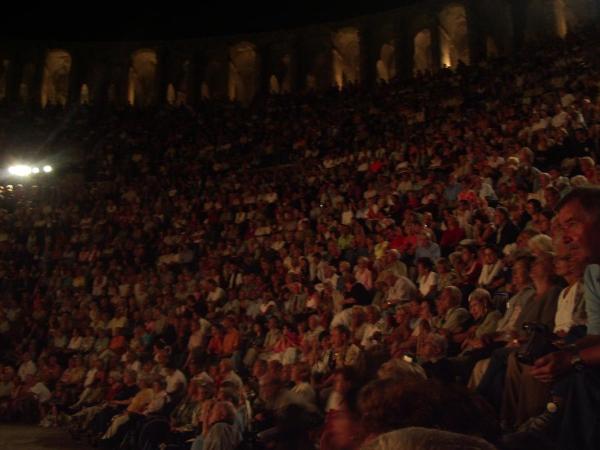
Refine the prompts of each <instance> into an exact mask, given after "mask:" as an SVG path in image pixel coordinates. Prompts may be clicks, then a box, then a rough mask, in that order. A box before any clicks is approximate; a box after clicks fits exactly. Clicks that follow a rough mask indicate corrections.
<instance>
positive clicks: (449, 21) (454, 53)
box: [438, 3, 469, 68]
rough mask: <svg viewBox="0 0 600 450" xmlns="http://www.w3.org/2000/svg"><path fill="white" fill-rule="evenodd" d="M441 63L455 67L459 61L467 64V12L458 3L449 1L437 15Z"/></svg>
mask: <svg viewBox="0 0 600 450" xmlns="http://www.w3.org/2000/svg"><path fill="white" fill-rule="evenodd" d="M438 19H439V23H440V51H441V57H442V65H444V66H446V67H450V68H455V67H456V66H457V65H458V63H459V61H462V62H463V63H465V64H469V29H468V24H467V12H466V10H465V7H464V6H463V5H462V4H460V3H451V4H449V5H447V6H446V7H444V8H443V9H442V10H441V12H440V13H439V15H438Z"/></svg>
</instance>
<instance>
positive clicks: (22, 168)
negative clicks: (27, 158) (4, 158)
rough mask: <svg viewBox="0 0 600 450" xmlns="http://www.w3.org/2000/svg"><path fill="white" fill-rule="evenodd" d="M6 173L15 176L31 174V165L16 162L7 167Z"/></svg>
mask: <svg viewBox="0 0 600 450" xmlns="http://www.w3.org/2000/svg"><path fill="white" fill-rule="evenodd" d="M8 173H10V174H11V175H15V176H17V177H26V176H29V175H31V167H29V166H26V165H24V164H18V165H16V166H11V167H9V168H8Z"/></svg>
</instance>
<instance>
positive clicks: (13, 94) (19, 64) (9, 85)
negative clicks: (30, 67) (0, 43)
mask: <svg viewBox="0 0 600 450" xmlns="http://www.w3.org/2000/svg"><path fill="white" fill-rule="evenodd" d="M18 50H20V49H18ZM18 50H17V51H15V52H13V54H12V55H11V56H12V57H11V58H10V64H11V65H10V67H9V70H8V76H7V79H6V100H7V101H8V102H10V103H16V102H18V101H19V85H20V83H21V78H22V77H23V68H24V65H25V62H24V61H23V59H22V58H21V55H20V53H21V52H20V51H18Z"/></svg>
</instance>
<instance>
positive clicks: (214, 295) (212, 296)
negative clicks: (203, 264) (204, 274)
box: [206, 279, 225, 303]
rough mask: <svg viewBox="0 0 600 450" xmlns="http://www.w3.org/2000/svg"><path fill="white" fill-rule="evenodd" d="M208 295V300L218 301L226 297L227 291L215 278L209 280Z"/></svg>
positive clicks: (211, 301) (210, 301)
mask: <svg viewBox="0 0 600 450" xmlns="http://www.w3.org/2000/svg"><path fill="white" fill-rule="evenodd" d="M207 285H208V295H207V296H206V301H208V302H209V303H218V302H220V301H221V300H223V299H224V298H225V291H224V290H223V288H222V287H220V286H219V285H218V284H217V282H216V281H215V280H212V279H210V280H208V281H207Z"/></svg>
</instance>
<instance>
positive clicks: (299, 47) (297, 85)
mask: <svg viewBox="0 0 600 450" xmlns="http://www.w3.org/2000/svg"><path fill="white" fill-rule="evenodd" d="M291 57H292V58H291V59H292V63H291V67H290V70H292V71H293V72H292V92H302V91H304V89H305V88H306V75H307V74H308V67H307V64H306V55H305V49H304V45H303V42H302V37H300V38H298V39H297V40H296V42H294V44H293V45H292V55H291Z"/></svg>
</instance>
